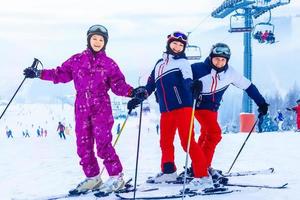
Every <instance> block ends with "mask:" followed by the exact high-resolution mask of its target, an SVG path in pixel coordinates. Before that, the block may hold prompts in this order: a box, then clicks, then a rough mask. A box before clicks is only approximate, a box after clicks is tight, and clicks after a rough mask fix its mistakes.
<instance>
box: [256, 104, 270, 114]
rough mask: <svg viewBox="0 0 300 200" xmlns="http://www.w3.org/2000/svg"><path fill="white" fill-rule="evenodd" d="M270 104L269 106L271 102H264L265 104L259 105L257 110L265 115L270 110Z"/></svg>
mask: <svg viewBox="0 0 300 200" xmlns="http://www.w3.org/2000/svg"><path fill="white" fill-rule="evenodd" d="M268 106H269V104H267V103H263V104H261V105H259V106H258V109H257V111H258V112H259V114H260V115H262V116H264V115H266V114H267V112H268Z"/></svg>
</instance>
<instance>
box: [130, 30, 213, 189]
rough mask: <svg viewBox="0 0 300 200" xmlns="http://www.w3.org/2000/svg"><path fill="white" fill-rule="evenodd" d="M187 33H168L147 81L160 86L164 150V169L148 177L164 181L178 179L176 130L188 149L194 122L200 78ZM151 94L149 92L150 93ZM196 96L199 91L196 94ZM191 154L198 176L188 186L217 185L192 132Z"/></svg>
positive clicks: (152, 88) (151, 88)
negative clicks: (189, 57)
mask: <svg viewBox="0 0 300 200" xmlns="http://www.w3.org/2000/svg"><path fill="white" fill-rule="evenodd" d="M186 45H187V36H186V35H185V34H183V33H181V32H174V33H171V34H170V35H168V37H167V46H166V52H164V53H163V56H162V59H160V60H159V61H158V62H157V63H156V64H155V67H154V69H153V70H152V72H151V74H150V76H149V78H148V82H147V85H146V86H145V87H146V89H147V94H148V95H150V94H151V93H152V92H154V91H155V90H156V92H157V97H158V102H159V108H160V112H161V115H160V147H161V151H162V158H161V172H160V173H158V174H157V175H156V176H155V177H153V178H151V179H149V180H148V181H151V182H155V183H160V182H167V181H175V180H177V172H176V171H177V168H176V165H175V158H174V144H173V143H174V137H175V134H176V130H178V131H177V133H178V135H179V138H180V141H181V146H182V148H183V150H184V151H187V144H188V139H189V131H190V124H191V119H192V106H193V93H194V94H198V93H199V92H200V91H199V89H200V88H199V81H194V82H193V80H192V78H193V74H192V70H191V65H190V63H189V62H188V60H187V58H186V55H185V48H186ZM146 96H147V95H146ZM195 96H196V95H195ZM138 104H139V101H138V100H135V99H132V100H130V101H129V102H128V108H129V109H132V108H134V107H135V106H136V105H138ZM191 134H192V136H191V140H190V149H189V155H190V157H191V160H192V165H193V168H194V174H195V178H194V179H193V180H191V182H189V184H188V185H187V188H189V189H191V190H203V189H205V188H210V187H213V184H212V180H211V178H210V177H209V175H208V172H207V167H206V165H205V164H204V162H203V160H204V159H203V157H204V154H203V151H202V149H201V148H200V147H199V146H198V145H197V143H196V141H195V139H194V130H193V129H192V132H191Z"/></svg>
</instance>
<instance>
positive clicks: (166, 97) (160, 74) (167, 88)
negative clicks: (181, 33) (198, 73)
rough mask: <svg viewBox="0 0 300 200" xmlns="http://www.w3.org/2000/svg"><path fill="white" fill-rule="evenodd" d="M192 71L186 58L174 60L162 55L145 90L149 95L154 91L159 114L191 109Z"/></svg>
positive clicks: (171, 57)
mask: <svg viewBox="0 0 300 200" xmlns="http://www.w3.org/2000/svg"><path fill="white" fill-rule="evenodd" d="M192 78H193V74H192V70H191V65H190V63H189V62H188V60H187V59H186V58H179V59H175V58H174V57H173V56H172V55H170V54H166V53H164V54H163V58H162V59H160V60H159V61H158V62H157V63H156V65H155V67H154V69H153V70H152V72H151V75H150V76H149V78H148V82H147V85H146V89H147V91H148V94H149V95H150V94H151V93H152V92H153V91H155V90H156V93H157V99H158V103H159V108H160V112H169V111H172V110H174V109H179V108H183V107H192V104H193V101H192V92H191V89H190V87H191V83H192Z"/></svg>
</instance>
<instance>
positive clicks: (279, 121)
mask: <svg viewBox="0 0 300 200" xmlns="http://www.w3.org/2000/svg"><path fill="white" fill-rule="evenodd" d="M274 120H275V122H277V125H278V131H282V124H283V120H284V117H283V114H282V112H281V111H280V110H278V111H277V116H276V117H275V119H274Z"/></svg>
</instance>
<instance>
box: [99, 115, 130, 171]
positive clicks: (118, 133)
mask: <svg viewBox="0 0 300 200" xmlns="http://www.w3.org/2000/svg"><path fill="white" fill-rule="evenodd" d="M130 113H131V110H129V112H128V113H127V116H126V119H125V120H124V122H123V124H122V127H121V129H120V130H119V132H117V135H118V136H117V138H116V139H115V141H114V144H113V147H115V146H116V144H117V142H118V140H119V138H120V135H121V133H122V131H123V129H124V127H125V124H126V122H127V119H128V117H129V115H130ZM103 172H104V167H103V168H102V170H101V172H100V176H101V175H102V174H103Z"/></svg>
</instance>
